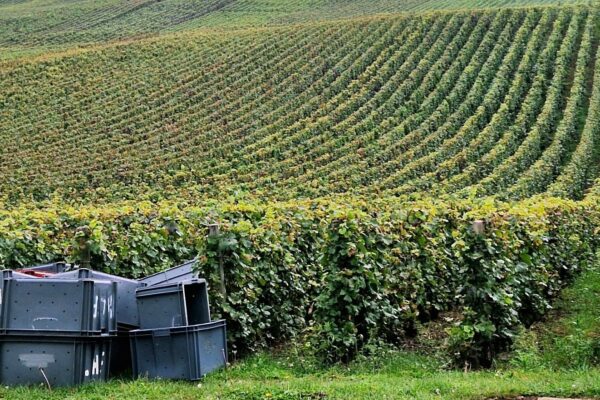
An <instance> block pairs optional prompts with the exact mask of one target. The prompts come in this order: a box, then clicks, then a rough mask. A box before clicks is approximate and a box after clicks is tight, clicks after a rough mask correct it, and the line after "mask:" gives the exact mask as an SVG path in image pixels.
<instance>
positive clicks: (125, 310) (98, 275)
mask: <svg viewBox="0 0 600 400" xmlns="http://www.w3.org/2000/svg"><path fill="white" fill-rule="evenodd" d="M52 278H53V279H98V280H104V281H111V282H116V284H117V308H116V313H117V324H119V325H121V326H124V327H126V328H137V327H139V319H138V310H137V304H136V300H135V291H136V290H137V289H138V288H140V287H143V286H144V284H143V283H141V282H138V281H136V280H134V279H127V278H121V277H120V276H116V275H111V274H106V273H103V272H98V271H93V270H91V269H86V268H81V269H76V270H73V271H69V272H63V273H61V274H57V275H54V276H53V277H52Z"/></svg>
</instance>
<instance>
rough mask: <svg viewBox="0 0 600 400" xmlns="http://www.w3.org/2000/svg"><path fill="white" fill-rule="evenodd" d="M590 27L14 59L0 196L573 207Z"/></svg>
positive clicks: (592, 132) (419, 18) (479, 15)
mask: <svg viewBox="0 0 600 400" xmlns="http://www.w3.org/2000/svg"><path fill="white" fill-rule="evenodd" d="M599 23H600V16H599V13H598V10H597V9H593V8H589V7H561V8H537V9H503V10H496V11H493V10H490V11H477V12H473V11H469V12H466V11H465V12H462V11H461V12H452V13H441V14H437V13H434V14H423V15H421V14H419V15H411V16H410V17H404V16H387V17H371V18H358V19H352V20H349V21H344V22H339V21H338V22H322V23H318V24H314V23H312V24H306V25H297V26H288V27H278V28H268V29H261V30H240V31H236V32H231V33H220V34H214V33H201V32H200V33H187V34H182V35H180V36H177V37H173V38H163V39H152V40H145V41H141V42H139V43H133V44H128V45H119V46H112V47H107V48H104V49H100V50H90V51H80V52H78V53H76V54H69V55H66V56H64V57H57V58H53V59H44V60H37V61H35V60H33V61H23V62H19V63H16V64H14V65H12V66H9V67H7V66H5V67H3V68H2V69H0V189H1V191H2V192H3V193H5V194H7V195H10V196H13V197H15V198H20V197H25V198H27V196H28V195H30V194H34V195H35V196H36V197H38V198H43V197H44V196H47V195H48V194H50V193H52V192H53V191H59V192H60V193H61V194H63V195H66V194H68V193H70V192H71V191H76V192H80V193H81V192H85V191H89V190H95V189H98V188H100V190H97V193H96V194H95V196H108V193H111V194H114V196H116V197H119V196H123V197H127V196H134V197H139V196H138V195H152V193H153V192H161V193H162V192H167V193H177V192H178V191H182V190H185V191H191V192H193V193H195V195H197V196H198V195H204V196H214V197H218V196H219V195H220V194H221V193H223V191H224V190H233V189H242V190H249V191H253V192H260V193H263V194H266V195H271V196H275V197H279V198H295V197H298V196H309V197H314V196H321V195H327V194H330V193H336V192H339V193H348V192H351V193H360V194H371V193H376V194H378V195H402V194H411V193H414V192H426V193H434V194H438V195H441V194H444V193H456V194H459V195H464V196H472V195H474V194H476V195H479V196H488V195H496V196H500V197H507V198H524V197H529V196H531V195H534V194H537V193H544V192H548V191H549V192H550V193H552V194H559V195H562V196H569V197H576V198H578V197H581V196H583V195H584V193H585V191H586V190H587V188H588V187H589V186H591V185H592V182H593V180H594V178H595V176H596V174H597V172H598V171H597V165H598V150H597V149H598V137H599V134H600V133H599V114H598V112H599V110H598V104H600V90H598V87H599V86H600V85H598V84H597V83H598V82H600V78H599V71H600V68H599V67H598V57H599V56H600V54H599V53H598V52H597V47H598V34H599V30H598V26H599ZM98 193H99V194H98Z"/></svg>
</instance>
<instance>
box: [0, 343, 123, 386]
mask: <svg viewBox="0 0 600 400" xmlns="http://www.w3.org/2000/svg"><path fill="white" fill-rule="evenodd" d="M51 333H52V332H45V333H44V335H43V336H41V335H40V336H15V335H1V336H0V382H1V383H2V384H3V385H10V386H13V385H39V384H44V385H46V384H50V386H52V387H54V386H74V385H79V384H83V383H88V382H92V381H104V380H106V379H107V377H108V366H109V363H110V354H111V339H110V338H89V337H68V336H48V335H49V334H51Z"/></svg>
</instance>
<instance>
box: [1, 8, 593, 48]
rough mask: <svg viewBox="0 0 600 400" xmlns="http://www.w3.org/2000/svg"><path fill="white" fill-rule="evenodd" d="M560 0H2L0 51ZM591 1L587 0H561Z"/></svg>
mask: <svg viewBox="0 0 600 400" xmlns="http://www.w3.org/2000/svg"><path fill="white" fill-rule="evenodd" d="M555 3H556V1H555V0H369V1H361V0H334V1H327V0H311V1H307V0H276V1H273V0H136V1H130V0H80V1H77V2H73V1H61V0H42V1H26V0H17V1H15V0H0V50H2V48H6V49H10V48H11V47H14V46H17V47H24V48H30V47H38V46H39V47H46V48H52V47H57V46H58V47H60V46H63V45H73V44H85V43H100V42H105V41H111V40H119V39H127V38H139V37H143V36H148V35H153V34H157V33H164V32H173V31H185V30H189V29H196V28H219V29H222V28H224V29H239V28H240V27H251V26H265V25H267V26H272V25H285V24H290V23H302V22H308V21H316V20H327V19H341V18H351V17H359V16H366V15H374V14H386V13H399V12H423V11H432V10H457V9H480V8H499V7H518V6H531V5H548V4H549V5H552V4H555ZM561 3H562V4H588V3H589V0H563V1H561Z"/></svg>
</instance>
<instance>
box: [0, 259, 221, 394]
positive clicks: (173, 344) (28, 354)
mask: <svg viewBox="0 0 600 400" xmlns="http://www.w3.org/2000/svg"><path fill="white" fill-rule="evenodd" d="M0 301H1V303H0V383H2V384H4V385H22V384H23V385H31V384H38V383H44V384H46V385H48V386H49V387H52V386H72V385H77V384H81V383H87V382H91V381H101V380H105V379H106V378H107V377H108V376H109V373H110V375H113V376H114V375H121V376H122V375H123V373H124V372H126V371H130V370H133V373H134V376H135V377H137V376H147V377H160V378H171V379H188V380H196V379H199V378H201V377H202V376H204V375H205V374H206V373H208V372H210V371H212V370H214V369H217V368H220V367H223V366H224V365H226V363H227V346H226V331H225V322H224V321H211V318H210V310H209V303H208V290H207V284H206V281H205V280H203V279H198V278H197V274H196V273H195V272H194V271H193V262H188V263H185V264H183V265H180V266H178V267H175V268H172V269H170V270H167V271H164V272H160V273H158V274H155V275H152V276H149V277H147V278H144V279H141V280H133V279H126V278H122V277H118V276H115V275H110V274H106V273H102V272H98V271H93V270H90V269H77V268H75V267H74V266H72V265H69V264H65V263H55V264H46V265H41V266H36V267H31V268H26V269H23V270H19V271H11V270H5V271H1V272H0Z"/></svg>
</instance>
